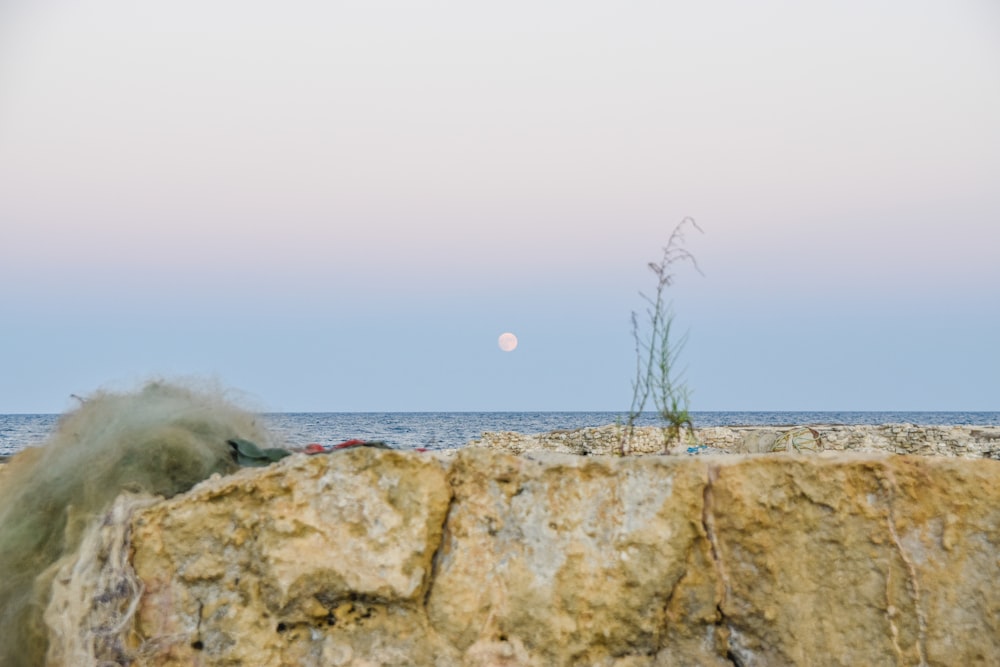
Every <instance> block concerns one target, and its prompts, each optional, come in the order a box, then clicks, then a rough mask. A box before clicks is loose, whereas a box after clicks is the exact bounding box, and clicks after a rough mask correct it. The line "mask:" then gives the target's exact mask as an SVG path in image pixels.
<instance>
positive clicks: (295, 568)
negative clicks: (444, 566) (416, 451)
mask: <svg viewBox="0 0 1000 667" xmlns="http://www.w3.org/2000/svg"><path fill="white" fill-rule="evenodd" d="M450 497H451V489H450V486H449V485H448V483H447V480H446V477H445V471H444V469H443V467H442V466H441V465H439V464H438V463H437V462H436V461H435V460H434V459H432V458H429V457H420V456H417V455H412V454H409V455H408V454H403V453H398V452H381V451H376V450H371V449H367V448H362V449H357V450H353V451H349V452H343V453H339V454H337V455H336V456H322V457H312V458H306V457H302V456H296V457H293V458H291V459H289V460H288V462H287V463H282V464H279V465H277V466H272V467H270V468H267V469H265V470H264V471H263V472H258V471H256V470H243V471H241V472H240V473H238V474H236V475H232V476H230V477H225V478H221V479H216V480H211V481H210V482H208V483H206V484H203V485H201V486H199V487H198V488H197V489H196V490H194V491H192V492H191V493H190V494H188V495H187V496H186V497H185V498H184V499H183V500H179V501H168V502H164V503H162V504H160V505H157V506H156V507H154V508H152V509H150V510H149V511H147V512H146V513H144V514H142V515H141V516H140V518H139V519H138V521H137V524H136V528H135V532H134V535H133V540H134V544H135V557H134V566H135V570H136V572H137V574H138V575H139V577H140V578H141V579H142V580H143V581H144V582H145V585H146V592H145V594H144V596H143V598H142V604H141V606H140V608H139V613H138V623H137V630H138V633H139V634H140V635H141V636H142V637H144V638H147V639H155V640H156V641H155V644H156V650H155V651H154V652H153V653H152V654H151V655H149V657H148V658H146V661H145V663H144V664H156V665H191V664H196V663H198V664H246V665H285V664H287V665H307V664H316V665H319V664H365V663H364V662H357V661H352V660H353V658H352V656H355V655H358V656H364V655H368V654H369V653H372V652H374V653H375V654H378V655H380V656H382V659H383V660H384V659H385V658H386V656H392V655H396V656H398V657H399V659H400V662H399V663H398V664H404V663H405V662H406V659H405V658H406V656H411V657H413V659H414V660H417V658H419V657H420V656H421V655H423V656H425V657H428V658H429V657H430V656H433V655H434V654H435V653H436V652H437V651H439V650H440V651H441V652H447V649H448V647H446V646H443V645H441V646H438V645H437V644H435V642H434V641H433V639H432V636H433V632H432V629H431V628H429V627H428V626H427V623H426V618H425V615H424V614H423V613H422V611H421V610H422V607H423V598H424V595H425V594H426V591H427V586H428V585H429V584H430V580H431V577H430V575H431V559H432V557H433V554H434V550H435V549H436V548H437V545H438V544H439V543H440V540H441V530H442V526H443V524H444V520H445V515H446V512H447V509H448V506H449V500H450ZM380 628H381V629H382V631H380ZM345 661H346V662H345ZM417 662H422V661H421V660H417ZM427 664H431V663H430V662H428V663H427Z"/></svg>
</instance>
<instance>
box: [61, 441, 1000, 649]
mask: <svg viewBox="0 0 1000 667" xmlns="http://www.w3.org/2000/svg"><path fill="white" fill-rule="evenodd" d="M132 540H133V550H134V556H133V559H132V561H133V564H134V568H135V573H136V574H137V576H138V578H139V579H140V580H141V581H142V582H143V584H144V586H145V591H144V592H143V594H142V596H141V597H140V598H138V604H137V613H136V615H135V617H134V619H133V620H132V623H131V626H130V627H129V628H126V630H127V632H128V633H130V634H129V642H130V645H131V646H132V647H133V656H134V657H135V659H136V662H135V664H137V665H192V664H197V665H239V664H242V665H255V666H256V665H442V666H447V665H456V666H457V665H463V666H464V665H468V666H480V665H482V666H486V665H491V666H492V665H538V666H542V665H601V666H608V667H611V666H614V667H626V666H627V667H640V666H648V667H652V666H654V665H658V666H664V665H741V666H746V667H748V666H751V665H768V666H770V665H862V664H863V665H898V664H915V665H916V664H927V665H993V664H1000V556H998V555H1000V462H996V461H991V460H963V459H961V458H947V459H945V458H934V457H911V456H893V455H888V454H844V453H832V452H823V453H820V454H817V455H808V456H803V455H788V454H772V455H754V456H696V457H686V456H685V457H677V456H661V457H654V456H648V457H638V458H636V457H595V456H589V457H573V456H567V455H558V454H551V453H535V454H526V455H524V456H513V455H510V454H504V453H499V452H495V451H490V450H488V449H484V448H469V449H466V450H463V451H461V452H459V453H458V454H457V455H456V456H454V457H452V458H444V457H437V456H434V455H430V454H419V453H401V452H391V451H376V450H365V449H361V450H355V451H348V452H343V453H338V454H335V455H331V456H321V457H314V458H306V457H302V456H296V457H292V458H290V459H287V460H285V461H283V462H281V463H279V464H277V465H275V466H272V467H271V468H267V469H264V470H248V471H243V472H240V473H238V474H237V475H234V476H232V477H228V478H221V479H215V480H210V481H209V482H206V483H204V484H202V485H200V486H198V487H196V488H195V489H194V490H193V491H192V492H190V493H188V494H186V495H184V496H181V497H178V498H175V499H173V500H171V501H167V502H162V503H158V504H156V505H154V506H152V507H150V508H148V509H145V510H139V511H138V513H137V514H136V519H135V520H134V523H133V531H132ZM78 567H82V566H78ZM83 571H85V568H84V570H83ZM110 581H114V578H111V579H110ZM101 597H102V596H101V594H100V591H97V592H96V593H95V595H94V596H93V599H94V600H99V599H101ZM119 607H121V604H120V601H119ZM76 664H81V665H82V664H85V663H84V662H77V663H76ZM92 664H97V662H96V660H95V661H94V662H93V663H92Z"/></svg>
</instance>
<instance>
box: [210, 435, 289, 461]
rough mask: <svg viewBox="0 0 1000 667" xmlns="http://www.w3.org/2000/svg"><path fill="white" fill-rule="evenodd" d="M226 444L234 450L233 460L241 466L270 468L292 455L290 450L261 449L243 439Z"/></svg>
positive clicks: (234, 439)
mask: <svg viewBox="0 0 1000 667" xmlns="http://www.w3.org/2000/svg"><path fill="white" fill-rule="evenodd" d="M226 442H227V443H229V446H230V447H231V448H232V453H233V459H234V460H235V461H236V463H238V464H239V465H241V466H249V467H258V468H259V467H263V466H268V465H271V464H272V463H274V462H275V461H280V460H281V459H283V458H285V457H286V456H289V455H290V454H291V452H289V451H288V450H286V449H279V448H277V447H272V448H269V449H261V448H260V447H258V446H257V445H255V444H254V443H252V442H250V441H249V440H244V439H243V438H232V439H231V440H227V441H226Z"/></svg>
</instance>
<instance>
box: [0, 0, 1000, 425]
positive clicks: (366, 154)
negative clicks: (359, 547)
mask: <svg viewBox="0 0 1000 667" xmlns="http://www.w3.org/2000/svg"><path fill="white" fill-rule="evenodd" d="M998 182H1000V6H998V5H997V4H996V3H995V2H993V1H992V0H950V1H949V2H941V1H935V2H930V1H920V0H917V1H913V0H875V1H871V2H843V1H842V0H840V1H836V2H835V1H825V0H820V1H813V2H806V3H804V2H792V1H790V0H788V1H781V0H760V1H758V2H752V3H750V2H737V1H736V0H730V1H711V0H709V1H694V0H691V1H675V2H644V1H637V2H610V1H602V0H577V1H575V2H522V1H520V0H514V1H512V2H507V3H482V2H468V1H465V2H457V1H454V2H384V1H380V0H367V1H365V2H305V1H293V2H288V3H274V2H238V3H237V2H230V1H228V0H220V1H213V2H194V1H192V0H177V1H175V2H170V3H135V2H131V1H128V2H127V1H125V0H110V1H108V0H105V1H102V2H96V1H89V0H79V1H73V0H65V1H61V2H56V1H53V2H28V1H27V0H20V1H19V0H14V1H13V2H8V3H5V4H4V6H3V8H2V9H0V412H58V411H61V410H63V409H65V408H66V407H68V406H69V405H71V401H70V400H69V398H68V396H69V394H70V393H78V394H80V393H86V392H88V391H92V390H94V389H96V388H98V387H103V386H110V387H116V388H120V387H128V386H133V385H134V384H136V383H138V382H140V381H142V380H143V379H146V378H149V377H161V376H166V377H175V376H200V377H206V376H207V377H212V378H216V379H218V380H219V381H220V382H222V383H223V384H225V385H228V386H232V387H236V388H238V389H240V390H243V391H244V392H246V393H247V394H249V395H250V396H251V397H252V398H253V401H254V402H255V404H256V405H257V406H258V407H260V408H262V409H267V410H276V411H295V410H329V411H340V410H625V409H627V407H628V402H629V398H630V388H629V382H630V379H631V374H632V372H633V364H634V362H633V351H632V343H631V339H630V333H629V313H630V312H631V310H633V309H636V308H640V307H641V302H640V300H639V298H638V295H637V292H638V291H639V290H648V289H651V288H652V280H651V278H652V276H651V275H650V274H649V273H648V271H647V270H646V268H645V264H646V262H648V261H650V260H654V259H656V258H657V257H658V256H659V247H660V246H661V245H662V244H663V243H665V242H666V240H667V236H668V235H669V232H670V230H671V228H672V227H673V226H674V224H676V223H677V222H678V221H679V220H680V219H681V218H683V217H684V216H688V215H690V216H693V217H694V218H696V219H697V220H698V222H699V223H700V224H701V225H702V226H703V228H704V229H705V234H704V235H695V236H691V237H689V241H690V242H689V248H690V249H691V251H692V252H693V253H694V254H695V255H696V256H697V257H698V259H699V262H700V264H701V266H702V269H703V271H704V274H705V275H704V276H699V275H698V274H697V273H695V272H693V271H682V272H681V275H680V276H679V278H678V281H677V284H676V287H675V289H674V291H673V295H674V300H675V306H676V312H677V319H678V326H679V327H681V328H682V329H686V330H687V331H688V332H689V342H688V345H687V348H686V350H685V353H684V356H683V360H684V363H685V365H686V366H687V369H688V371H687V378H688V381H689V384H690V386H691V388H692V389H693V392H694V393H693V396H692V408H694V409H695V410H796V409H810V410H849V409H855V410H882V409H887V410H906V409H912V410H1000V385H998V380H997V378H1000V353H998V352H997V343H996V341H997V340H1000V307H998V304H1000V261H998V260H997V257H998V248H1000V183H998ZM508 330H509V331H513V332H514V333H516V334H517V335H518V337H519V339H520V345H519V347H518V348H517V350H515V351H514V352H512V353H503V352H501V351H500V350H499V349H498V347H497V343H496V339H497V336H498V335H499V334H500V333H502V332H504V331H508Z"/></svg>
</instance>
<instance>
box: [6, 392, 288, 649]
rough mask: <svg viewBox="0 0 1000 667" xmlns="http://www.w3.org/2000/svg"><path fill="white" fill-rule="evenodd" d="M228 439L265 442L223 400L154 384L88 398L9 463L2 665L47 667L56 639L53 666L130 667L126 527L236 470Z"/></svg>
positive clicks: (132, 596) (131, 583)
mask: <svg viewBox="0 0 1000 667" xmlns="http://www.w3.org/2000/svg"><path fill="white" fill-rule="evenodd" d="M233 439H237V440H245V441H249V442H255V443H261V444H269V443H270V436H269V435H268V434H267V432H266V431H265V430H264V428H263V427H262V426H261V425H260V424H259V423H258V421H257V418H256V417H255V416H254V415H252V414H250V413H248V412H245V411H243V410H241V409H239V408H237V407H236V406H234V405H233V404H232V403H230V402H229V401H228V400H227V399H226V398H225V396H224V395H223V394H222V392H221V391H205V390H194V389H189V388H186V387H182V386H178V385H174V384H166V383H151V384H149V385H147V386H145V387H144V388H143V389H142V390H140V391H138V392H135V393H131V394H115V393H99V394H97V395H94V396H92V397H90V398H89V399H87V400H86V401H85V402H84V403H83V404H82V405H81V407H80V408H78V409H77V410H75V411H74V412H71V413H69V414H67V415H66V416H65V417H64V418H63V419H62V420H61V422H60V424H59V427H58V429H57V431H56V432H55V433H54V434H53V435H52V437H51V438H50V439H49V440H48V441H47V442H46V443H45V444H44V445H43V446H41V447H37V448H31V449H28V450H25V451H23V452H21V453H20V454H18V455H16V456H15V457H14V458H13V459H11V461H10V463H9V464H8V465H7V466H6V468H5V470H4V474H3V478H2V483H0V572H2V575H3V576H2V577H0V665H3V666H4V667H37V666H38V665H42V664H46V654H47V652H48V647H49V637H50V632H51V633H52V636H56V635H59V636H60V642H58V644H59V647H60V648H58V650H57V651H55V652H54V653H53V654H52V655H49V664H54V665H58V664H65V665H86V664H97V665H108V664H111V665H114V664H128V659H127V654H128V650H129V639H128V637H127V631H126V626H127V625H128V621H129V620H130V616H131V614H132V613H133V612H134V610H135V604H136V603H137V602H136V601H137V600H138V598H139V595H140V594H141V588H139V586H140V583H139V582H138V581H137V580H136V579H135V578H134V575H132V574H130V572H131V569H130V567H129V566H128V563H127V548H126V547H124V546H123V545H125V544H127V538H128V535H127V531H128V526H129V524H130V522H129V520H128V517H129V516H130V515H131V512H132V511H133V510H134V509H135V508H136V507H139V506H141V505H142V504H143V503H147V502H149V498H150V497H151V496H165V497H170V496H173V495H176V494H178V493H181V492H183V491H186V490H187V489H189V488H191V487H192V486H194V485H195V484H196V483H198V482H199V481H201V480H204V479H207V478H208V477H210V476H211V475H212V474H214V473H222V474H225V473H228V472H232V471H233V470H235V469H236V468H237V467H238V463H237V462H236V460H235V458H234V454H233V446H232V445H231V444H230V443H229V441H230V440H233ZM124 492H127V493H128V494H130V495H127V496H125V497H124V498H123V499H122V500H120V501H118V503H115V499H116V498H117V497H118V496H119V495H121V494H122V493H124ZM95 602H96V604H93V603H95ZM50 603H51V605H50ZM50 606H51V610H50V612H49V613H48V615H47V616H46V612H45V609H46V607H50ZM74 623H75V624H76V625H74ZM50 626H51V629H50ZM123 633H124V634H123ZM88 651H89V655H90V656H100V660H101V662H97V663H94V662H92V661H91V662H87V661H86V660H85V659H84V658H83V657H82V656H84V655H85V654H87V652H88ZM55 653H58V655H57V654H55Z"/></svg>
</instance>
